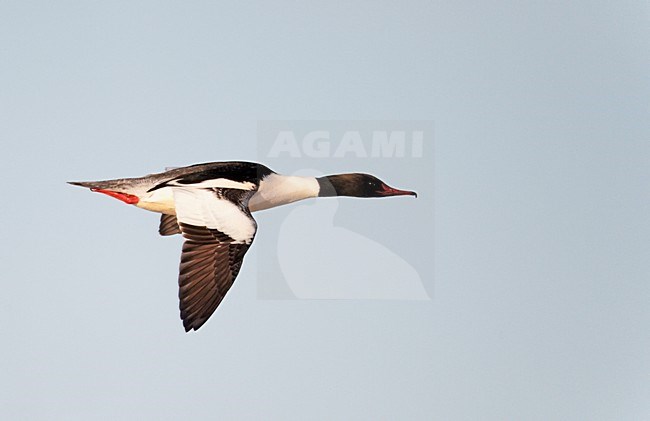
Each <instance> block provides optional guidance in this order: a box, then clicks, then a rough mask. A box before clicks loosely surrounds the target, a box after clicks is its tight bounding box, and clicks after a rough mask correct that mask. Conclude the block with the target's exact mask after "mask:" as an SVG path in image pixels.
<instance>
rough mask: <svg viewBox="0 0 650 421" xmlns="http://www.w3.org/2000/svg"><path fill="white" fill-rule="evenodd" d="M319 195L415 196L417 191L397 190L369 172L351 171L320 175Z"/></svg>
mask: <svg viewBox="0 0 650 421" xmlns="http://www.w3.org/2000/svg"><path fill="white" fill-rule="evenodd" d="M318 184H319V185H320V194H319V196H321V197H327V196H350V197H388V196H415V197H417V195H418V194H417V193H416V192H414V191H410V190H399V189H396V188H394V187H390V186H389V185H388V184H386V183H384V182H383V181H381V180H380V179H378V178H377V177H375V176H373V175H370V174H361V173H352V174H337V175H328V176H325V177H320V178H319V179H318Z"/></svg>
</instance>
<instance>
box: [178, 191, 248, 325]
mask: <svg viewBox="0 0 650 421" xmlns="http://www.w3.org/2000/svg"><path fill="white" fill-rule="evenodd" d="M173 191H174V201H175V203H176V214H177V222H178V226H179V228H180V231H181V233H182V234H183V237H185V243H184V244H183V252H182V255H181V263H180V270H179V277H178V286H179V292H178V297H179V300H180V305H179V307H180V311H181V319H182V320H183V326H184V327H185V331H186V332H189V331H190V330H197V329H199V328H200V327H201V326H203V324H204V323H205V322H206V321H207V320H208V318H210V316H211V315H212V313H214V311H215V310H216V309H217V307H218V306H219V304H220V303H221V301H222V300H223V298H224V296H225V295H226V293H227V292H228V290H229V289H230V287H231V286H232V284H233V282H234V281H235V278H236V277H237V274H238V273H239V269H240V268H241V265H242V260H243V258H244V255H245V254H246V252H247V251H248V248H249V247H250V245H251V243H252V241H253V239H254V237H255V232H256V230H257V224H256V223H255V220H254V219H253V217H252V216H251V213H250V210H249V209H248V200H249V199H250V197H251V196H252V195H253V194H254V191H253V190H239V189H224V188H211V189H200V188H185V187H174V188H173Z"/></svg>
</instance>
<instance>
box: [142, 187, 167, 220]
mask: <svg viewBox="0 0 650 421" xmlns="http://www.w3.org/2000/svg"><path fill="white" fill-rule="evenodd" d="M136 206H137V207H139V208H142V209H146V210H148V211H151V212H158V213H165V214H167V215H176V206H175V205H174V194H173V192H172V189H171V187H163V188H162V189H158V190H154V192H153V193H151V195H150V196H149V197H143V198H141V199H140V201H139V202H138V203H136Z"/></svg>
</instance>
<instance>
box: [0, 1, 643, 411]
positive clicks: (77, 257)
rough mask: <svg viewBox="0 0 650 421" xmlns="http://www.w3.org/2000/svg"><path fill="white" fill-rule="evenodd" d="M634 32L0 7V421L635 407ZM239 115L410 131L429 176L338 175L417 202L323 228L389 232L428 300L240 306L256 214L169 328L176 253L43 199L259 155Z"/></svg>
mask: <svg viewBox="0 0 650 421" xmlns="http://www.w3.org/2000/svg"><path fill="white" fill-rule="evenodd" d="M649 17H650V10H649V6H648V3H647V2H643V1H620V2H587V1H577V2H570V3H569V4H565V3H563V2H543V3H538V4H537V3H536V4H532V3H530V2H506V1H481V2H478V1H476V2H467V1H461V2H407V3H403V2H370V1H356V2H352V3H351V4H344V5H342V4H335V3H334V2H320V3H316V2H309V3H299V2H284V1H279V2H248V3H244V2H218V3H217V2H206V1H191V2H189V1H183V2H181V1H155V2H154V1H142V2H132V1H110V2H74V1H60V2H44V1H33V2H26V1H5V2H2V3H1V4H0V83H1V89H0V141H1V142H0V160H1V165H2V169H3V175H4V182H3V192H4V196H3V203H4V205H3V206H2V219H3V221H4V226H3V234H4V241H2V243H1V244H2V245H1V247H2V250H1V251H2V252H1V253H0V256H2V257H1V259H2V260H1V261H2V266H3V275H2V280H3V293H2V294H1V296H0V320H1V322H0V323H1V324H2V326H3V328H2V336H3V346H2V347H1V348H0V368H1V369H2V373H3V374H2V376H1V380H0V396H1V398H0V415H1V416H2V418H7V419H17V418H22V419H115V418H116V417H117V418H120V419H143V418H151V419H179V418H189V417H194V418H198V419H201V418H204V419H277V420H291V419H295V420H304V419H369V420H370V419H421V420H429V419H439V420H508V419H517V420H521V419H526V420H549V419H557V420H567V419H590V420H610V419H617V420H642V419H648V416H649V414H650V403H649V402H650V401H649V400H648V396H650V353H649V352H648V350H649V349H650V334H649V333H648V332H650V329H648V326H649V322H650V306H649V305H648V304H649V301H650V284H649V282H648V278H649V275H650V253H649V251H650V248H649V246H648V244H650V220H649V218H648V213H649V212H650V201H649V200H648V193H649V191H648V190H649V189H648V185H649V182H650V165H649V164H650V162H649V161H650V118H648V117H649V115H648V114H649V111H650V107H649V98H650V79H649V78H648V75H649V74H650V55H649V54H648V51H650V49H649V47H650V45H649V44H650V29H649V28H650V25H649V23H650V22H649ZM262 120H344V121H349V120H373V121H381V120H397V121H400V120H427V121H433V124H434V126H435V134H434V138H435V142H434V146H435V147H434V149H433V151H431V153H433V155H431V154H429V155H427V156H428V157H429V158H431V157H433V159H432V161H433V162H434V168H433V172H434V174H435V177H433V178H432V179H429V180H428V179H422V178H421V177H418V176H417V174H414V173H413V172H412V171H410V167H409V166H405V165H401V164H400V163H399V162H396V161H394V160H389V161H387V162H383V161H379V160H374V161H368V162H367V163H363V164H362V165H363V168H360V169H361V170H364V171H371V172H373V173H375V174H376V175H378V176H380V177H382V178H385V179H386V180H387V181H391V182H394V184H396V186H397V187H403V188H412V189H415V190H418V192H419V193H420V198H418V199H417V201H415V200H408V199H410V198H403V199H404V200H390V201H382V202H379V201H374V202H370V201H351V200H348V201H340V202H339V206H338V211H337V212H338V213H337V215H336V217H335V222H336V224H338V225H339V226H341V227H345V228H346V229H348V230H349V229H354V227H355V226H357V225H359V226H362V225H363V228H360V230H361V232H364V230H366V231H368V232H370V231H372V232H373V234H372V238H373V239H375V240H377V241H380V240H378V239H381V238H382V230H380V229H376V230H372V227H373V226H379V224H383V225H384V226H385V227H387V226H388V224H390V226H391V228H390V229H388V228H384V229H385V230H386V231H385V232H386V233H387V234H391V235H393V234H394V236H391V241H389V242H388V243H387V244H389V245H390V247H392V248H393V249H394V250H396V251H397V252H398V253H399V254H400V255H402V256H406V258H409V256H422V255H423V254H422V253H423V252H422V250H423V249H424V248H430V250H431V251H430V254H429V255H428V259H426V260H424V261H423V260H422V258H419V257H418V258H417V259H414V261H413V266H414V267H416V268H419V270H420V273H421V274H422V275H423V276H422V277H423V284H424V287H425V288H426V290H427V292H428V294H429V296H430V297H431V300H430V301H375V300H342V301H330V300H268V299H260V298H259V297H258V295H257V283H258V277H259V276H262V275H261V274H263V273H264V270H265V269H264V266H263V262H264V259H260V256H261V255H262V253H272V252H275V250H271V249H272V248H273V247H272V244H273V241H274V240H273V238H271V237H269V236H271V235H273V233H274V232H276V231H274V229H275V228H274V227H269V225H270V224H271V223H272V222H273V221H277V218H276V219H274V216H273V214H271V213H268V214H260V215H259V217H258V222H259V224H260V233H259V234H258V235H262V234H264V235H266V237H264V239H263V240H262V239H260V238H258V239H257V240H256V243H255V244H254V246H253V247H252V249H251V252H250V255H249V256H247V260H246V264H245V265H244V267H243V269H242V272H241V274H240V276H239V278H238V280H237V282H236V284H235V286H234V287H233V289H232V290H231V291H230V293H229V294H228V296H227V299H226V300H225V301H224V303H223V304H222V306H221V307H220V308H219V309H218V311H217V313H216V314H215V316H213V319H211V320H210V321H209V322H208V323H207V324H206V325H205V326H204V327H203V328H202V329H201V330H200V331H199V332H198V333H194V334H185V333H184V332H183V329H182V327H181V323H180V320H179V319H178V311H177V290H176V289H177V286H176V282H177V281H176V276H177V270H178V259H179V253H180V239H179V238H160V237H158V234H157V218H156V216H155V215H153V214H149V213H146V212H144V211H141V210H139V209H133V208H130V207H128V206H125V205H123V204H121V203H119V202H117V201H115V200H112V201H111V200H110V199H109V198H107V197H103V196H99V195H94V194H91V193H89V192H87V191H83V190H81V189H79V188H73V187H71V186H68V185H66V184H65V181H67V180H74V179H101V178H114V177H123V176H138V175H142V174H145V173H148V172H153V171H159V170H161V169H162V168H163V167H165V166H175V165H186V164H192V163H198V162H206V161H218V160H228V159H247V160H258V159H260V160H262V161H263V160H264V157H260V156H259V155H258V140H257V125H258V121H262ZM428 151H430V149H429V150H428ZM344 164H345V162H343V161H340V160H339V161H336V162H332V164H331V168H333V169H335V170H336V171H340V168H341V167H342V166H344ZM350 164H351V165H357V164H359V161H354V160H353V161H350ZM301 167H302V166H301V165H299V164H296V165H295V167H294V168H290V170H291V171H295V170H296V168H301ZM329 167H330V166H329V165H328V164H327V162H323V163H322V166H321V167H319V168H315V169H316V170H319V171H327V168H329ZM304 168H313V166H311V165H306V166H304ZM274 169H276V170H277V171H282V170H283V168H274ZM349 169H350V170H357V169H359V168H349ZM299 206H312V205H311V204H305V205H299ZM278 211H282V212H288V211H284V210H278ZM269 212H272V211H269ZM302 212H303V210H302V209H301V214H303V213H302ZM395 215H398V216H399V217H395ZM265 222H266V223H267V225H266V226H267V227H268V228H266V231H264V230H265V228H264V226H265V225H264V224H265ZM375 222H376V223H377V225H373V223H375ZM289 228H291V227H289ZM428 230H430V231H431V232H432V234H431V235H426V236H425V235H423V234H422V233H423V232H429V231H428ZM288 232H292V231H291V229H289V231H288ZM395 233H397V234H395ZM409 234H411V236H410V235H409ZM368 235H370V234H368ZM296 241H297V242H298V241H299V239H297V240H296ZM262 245H264V246H265V247H261V246H262ZM268 245H271V247H269V246H268ZM340 247H341V252H342V253H347V254H349V253H355V252H356V251H355V250H354V249H351V248H349V247H348V248H346V245H345V244H341V245H340ZM349 271H350V277H351V279H352V278H353V277H354V276H356V275H359V274H363V273H364V269H363V267H360V266H356V267H355V266H351V267H349ZM270 272H271V273H273V274H277V271H270ZM382 281H383V280H382Z"/></svg>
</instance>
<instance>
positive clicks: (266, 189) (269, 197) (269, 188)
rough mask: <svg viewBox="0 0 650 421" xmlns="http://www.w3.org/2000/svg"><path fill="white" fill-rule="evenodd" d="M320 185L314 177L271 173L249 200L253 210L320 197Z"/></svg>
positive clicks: (249, 206) (249, 205) (250, 207)
mask: <svg viewBox="0 0 650 421" xmlns="http://www.w3.org/2000/svg"><path fill="white" fill-rule="evenodd" d="M319 191H320V186H319V185H318V181H317V180H316V178H314V177H298V176H291V175H280V174H271V175H269V176H267V177H265V178H264V179H263V180H262V181H261V182H260V186H259V189H258V190H257V192H256V193H255V194H254V195H253V197H251V199H250V201H249V202H248V208H249V209H250V210H251V212H255V211H259V210H264V209H269V208H273V207H276V206H282V205H286V204H288V203H293V202H297V201H298V200H303V199H307V198H310V197H318V192H319Z"/></svg>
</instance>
